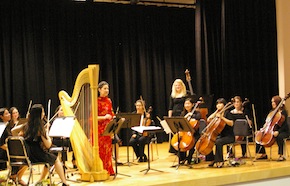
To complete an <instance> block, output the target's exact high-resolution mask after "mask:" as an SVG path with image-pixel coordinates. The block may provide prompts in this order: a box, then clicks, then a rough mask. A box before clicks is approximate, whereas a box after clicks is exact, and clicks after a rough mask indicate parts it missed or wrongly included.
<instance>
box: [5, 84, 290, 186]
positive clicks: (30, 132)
mask: <svg viewBox="0 0 290 186" xmlns="http://www.w3.org/2000/svg"><path fill="white" fill-rule="evenodd" d="M98 92H99V96H98V114H99V116H98V131H99V132H98V138H99V140H98V141H99V152H100V158H101V160H102V162H103V166H104V169H105V170H107V171H108V174H110V175H115V172H114V169H113V166H112V164H113V163H112V137H111V136H103V135H102V133H103V132H104V130H105V128H106V126H107V125H108V123H109V122H110V121H112V119H113V118H114V112H113V109H112V101H111V99H110V98H109V97H108V95H109V84H108V83H107V82H105V81H102V82H100V83H99V85H98ZM283 101H285V99H284V100H283V99H281V97H279V96H274V97H273V98H272V100H271V103H272V110H271V111H270V113H269V115H268V116H267V119H266V123H265V125H264V126H263V128H261V129H260V131H256V133H257V134H258V135H260V138H263V137H264V136H263V135H264V132H265V131H266V130H268V128H269V127H272V126H267V125H269V123H270V124H271V122H276V123H274V124H275V126H274V127H273V129H272V130H273V131H272V132H271V135H273V138H274V140H275V141H276V142H277V144H278V154H279V158H278V161H284V160H285V157H284V154H283V152H284V149H283V147H284V139H285V138H287V137H289V129H288V125H287V111H286V110H285V108H284V104H281V103H282V102H283ZM199 103H200V102H194V99H193V97H192V96H188V93H187V90H186V86H185V84H184V82H183V81H182V80H181V79H176V80H175V81H174V82H173V84H172V91H171V95H170V102H169V110H168V117H174V116H183V117H184V118H185V119H186V120H187V121H188V123H189V124H190V125H191V126H192V129H193V130H192V131H191V134H186V135H189V136H191V137H192V139H193V142H192V144H191V145H190V146H189V148H187V149H186V150H183V151H180V149H179V150H178V151H179V152H178V153H177V148H176V147H174V145H171V147H170V149H169V152H171V153H177V155H178V156H179V163H181V164H188V165H190V164H192V159H193V155H194V152H195V151H198V153H200V154H202V155H206V160H209V161H211V162H210V163H209V165H208V166H209V167H213V166H216V167H218V168H221V167H223V165H224V153H223V149H224V148H223V147H224V145H227V144H232V143H234V142H235V141H236V140H245V139H243V138H239V136H235V134H234V132H233V126H234V123H235V120H237V119H246V120H247V122H248V124H249V132H251V130H253V116H252V114H251V113H250V111H249V110H248V109H247V108H246V107H245V106H244V104H243V101H242V99H241V97H240V96H235V97H234V98H233V99H232V100H231V102H229V103H228V102H227V101H226V100H225V99H224V98H219V99H217V100H216V111H214V112H213V113H212V114H210V115H207V118H203V117H202V114H201V112H200V108H199V106H198V104H199ZM277 107H279V108H277ZM135 108H136V111H135V113H138V114H141V120H140V126H149V125H151V124H152V121H153V120H152V119H151V115H150V111H146V108H145V101H144V100H142V99H140V100H137V101H136V102H135ZM273 111H275V112H274V113H273ZM271 114H272V115H271ZM273 115H274V116H273ZM11 116H12V118H11ZM43 117H44V109H43V107H42V105H40V104H35V105H33V106H32V107H31V109H30V112H29V115H28V121H27V123H26V124H24V125H22V126H21V127H19V126H18V118H19V113H18V110H17V108H15V107H13V108H11V109H10V112H9V110H8V109H6V108H1V109H0V119H1V122H3V123H4V124H5V125H6V126H7V127H6V128H5V131H4V132H3V135H2V137H1V140H0V145H1V148H0V158H1V159H7V154H6V151H5V150H6V147H5V139H6V138H7V137H8V136H11V135H12V132H11V131H14V134H15V130H16V129H17V130H16V131H17V132H16V134H17V135H22V136H23V137H24V138H25V140H26V142H27V144H28V149H29V152H30V153H29V154H30V157H31V160H32V161H35V162H36V161H47V162H48V163H49V164H50V165H55V170H56V172H57V173H58V174H59V176H60V179H61V180H62V182H63V185H68V184H67V182H66V179H65V176H64V174H63V167H62V165H61V162H60V160H59V159H58V158H57V157H56V156H55V155H54V154H52V153H50V152H49V151H45V150H44V149H49V148H50V147H51V145H52V141H51V138H50V137H49V136H48V130H49V126H45V125H44V124H43V121H42V120H43ZM202 118H203V119H205V120H206V123H207V126H206V127H205V129H204V130H203V131H202V132H200V130H199V120H200V119H202ZM273 120H274V121H273ZM210 127H212V130H213V131H211V132H212V134H208V130H210ZM13 128H14V129H13ZM259 132H262V134H259ZM207 135H213V136H212V139H213V140H211V141H213V143H214V144H213V145H214V146H215V148H213V147H211V146H213V145H212V144H207V145H204V142H205V141H206V138H207ZM214 135H216V136H214ZM261 135H262V137H261ZM267 135H268V134H267ZM149 140H150V137H149V136H148V134H146V133H138V132H133V133H132V136H131V138H130V141H129V145H130V146H132V147H133V149H134V152H135V155H136V157H137V158H138V162H147V160H148V158H147V155H146V154H145V153H144V146H145V144H147V143H149ZM260 140H261V143H259V142H257V140H256V142H257V145H256V153H258V154H261V156H260V157H258V158H257V159H267V158H268V157H267V155H266V151H265V147H268V146H270V145H272V144H273V142H271V144H270V145H269V144H265V143H264V142H262V140H263V139H260ZM205 144H206V143H205ZM178 145H179V144H178ZM208 146H209V147H208ZM241 148H242V158H246V156H247V155H246V154H247V153H246V150H247V148H246V145H245V144H242V145H241ZM32 151H33V152H37V153H32ZM228 154H230V155H231V156H234V155H233V154H232V152H231V151H230V150H229V152H228ZM43 158H44V159H43ZM2 166H3V165H2ZM2 166H1V167H0V168H1V169H5V167H2ZM25 170H26V169H25V168H20V169H15V170H13V172H12V176H11V177H12V178H13V179H16V178H15V177H13V176H16V175H17V176H18V182H19V183H20V184H21V185H26V183H25V182H24V181H23V180H22V179H21V177H22V175H23V173H24V171H25ZM47 172H48V170H47V167H44V170H43V172H42V175H41V177H40V181H41V179H43V178H45V176H46V174H47Z"/></svg>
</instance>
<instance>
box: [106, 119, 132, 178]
mask: <svg viewBox="0 0 290 186" xmlns="http://www.w3.org/2000/svg"><path fill="white" fill-rule="evenodd" d="M124 121H125V118H120V119H118V118H114V119H113V120H112V121H111V122H110V123H109V124H108V125H107V126H106V128H105V131H104V132H103V134H102V136H112V135H114V136H115V134H117V133H118V132H119V131H120V129H121V126H122V124H123V123H124ZM114 152H115V156H116V154H117V148H116V145H114ZM115 169H116V171H115V176H114V179H115V178H116V177H117V175H118V174H120V175H123V176H128V177H131V176H129V175H127V174H121V173H118V162H117V157H115Z"/></svg>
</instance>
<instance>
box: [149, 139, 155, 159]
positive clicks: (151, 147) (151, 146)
mask: <svg viewBox="0 0 290 186" xmlns="http://www.w3.org/2000/svg"><path fill="white" fill-rule="evenodd" d="M150 149H151V150H150V151H151V161H153V160H154V159H153V145H152V141H151V142H150ZM148 156H149V154H148Z"/></svg>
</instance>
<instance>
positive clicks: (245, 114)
mask: <svg viewBox="0 0 290 186" xmlns="http://www.w3.org/2000/svg"><path fill="white" fill-rule="evenodd" d="M233 103H234V107H235V108H234V109H233V110H231V114H232V115H233V120H234V122H235V121H236V120H237V119H246V120H247V121H248V124H249V134H250V132H251V128H252V121H251V119H250V118H251V117H250V118H249V116H250V112H249V110H248V109H246V108H245V107H244V106H243V102H242V98H241V97H240V96H235V97H234V98H233ZM235 140H236V141H241V140H245V139H243V138H241V137H240V136H235ZM241 149H242V158H246V153H247V146H246V144H241ZM230 156H231V155H230ZM232 156H233V155H232Z"/></svg>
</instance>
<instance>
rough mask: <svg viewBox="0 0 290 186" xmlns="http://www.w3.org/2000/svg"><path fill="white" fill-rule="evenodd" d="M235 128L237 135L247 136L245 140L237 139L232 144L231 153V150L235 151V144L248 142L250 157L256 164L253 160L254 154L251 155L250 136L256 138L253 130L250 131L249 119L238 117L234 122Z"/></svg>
mask: <svg viewBox="0 0 290 186" xmlns="http://www.w3.org/2000/svg"><path fill="white" fill-rule="evenodd" d="M233 130H234V134H235V136H241V137H243V138H245V140H239V141H237V140H236V141H235V142H234V143H232V144H230V150H229V153H230V152H231V150H233V151H234V148H233V147H234V146H235V145H237V144H246V147H247V151H248V153H249V156H250V159H251V161H252V164H254V161H253V158H252V155H251V151H250V147H249V139H250V138H254V136H253V132H249V131H250V130H249V124H248V121H247V120H246V119H237V120H236V121H235V122H234V126H233ZM234 154H235V153H234ZM228 155H229V154H228Z"/></svg>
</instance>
